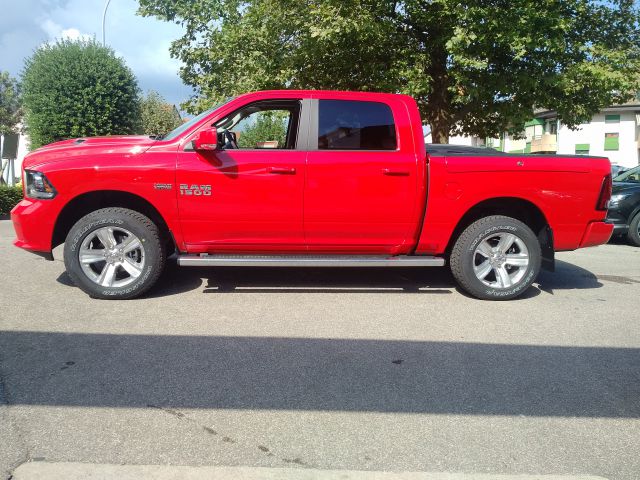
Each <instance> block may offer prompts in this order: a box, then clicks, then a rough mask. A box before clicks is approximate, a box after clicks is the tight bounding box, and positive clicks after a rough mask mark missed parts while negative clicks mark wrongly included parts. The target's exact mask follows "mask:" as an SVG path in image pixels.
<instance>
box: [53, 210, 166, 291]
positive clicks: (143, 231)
mask: <svg viewBox="0 0 640 480" xmlns="http://www.w3.org/2000/svg"><path fill="white" fill-rule="evenodd" d="M165 257H166V255H165V248H164V244H163V243H162V242H161V239H160V232H159V230H158V227H157V226H156V225H155V224H154V223H153V222H152V221H151V220H149V218H147V217H145V216H144V215H142V214H141V213H138V212H136V211H133V210H128V209H126V208H103V209H100V210H96V211H95V212H91V213H90V214H88V215H85V216H84V217H82V218H81V219H80V220H78V221H77V222H76V224H75V225H74V226H73V227H72V228H71V230H70V231H69V234H68V235H67V238H66V240H65V245H64V264H65V267H66V269H67V272H68V273H69V275H70V276H71V279H72V280H73V282H74V283H75V284H76V285H77V286H78V287H79V288H80V289H82V290H83V291H84V292H86V293H88V294H89V295H90V296H92V297H94V298H102V299H114V300H118V299H128V298H134V297H137V296H139V295H142V294H143V293H144V292H146V291H147V290H149V288H151V287H152V286H153V284H154V283H155V282H156V281H157V280H158V277H159V276H160V274H161V273H162V269H163V267H164V263H165Z"/></svg>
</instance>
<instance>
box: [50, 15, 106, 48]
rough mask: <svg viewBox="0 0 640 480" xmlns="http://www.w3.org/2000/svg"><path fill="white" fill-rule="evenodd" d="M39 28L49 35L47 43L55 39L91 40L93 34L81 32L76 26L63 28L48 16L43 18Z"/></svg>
mask: <svg viewBox="0 0 640 480" xmlns="http://www.w3.org/2000/svg"><path fill="white" fill-rule="evenodd" d="M40 28H42V30H44V31H45V32H46V34H47V35H48V36H49V42H48V43H54V42H55V41H56V40H91V39H92V38H93V35H90V34H88V33H81V32H80V30H78V29H77V28H73V27H71V28H63V27H62V26H61V25H59V24H57V23H56V22H54V21H53V20H51V19H50V18H47V19H45V20H44V21H43V22H42V23H41V24H40Z"/></svg>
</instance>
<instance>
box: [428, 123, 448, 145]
mask: <svg viewBox="0 0 640 480" xmlns="http://www.w3.org/2000/svg"><path fill="white" fill-rule="evenodd" d="M430 125H431V143H449V125H448V124H447V125H444V124H443V123H440V122H435V121H432V122H431V123H430Z"/></svg>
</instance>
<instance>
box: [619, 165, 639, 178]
mask: <svg viewBox="0 0 640 480" xmlns="http://www.w3.org/2000/svg"><path fill="white" fill-rule="evenodd" d="M613 180H614V181H615V182H640V165H638V166H637V167H635V168H632V169H631V170H627V171H626V172H623V173H621V174H620V175H618V176H617V177H613Z"/></svg>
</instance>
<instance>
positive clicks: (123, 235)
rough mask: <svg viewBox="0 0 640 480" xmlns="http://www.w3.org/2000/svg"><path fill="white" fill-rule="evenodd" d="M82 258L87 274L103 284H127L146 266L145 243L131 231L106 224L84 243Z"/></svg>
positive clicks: (83, 268) (115, 286) (80, 255)
mask: <svg viewBox="0 0 640 480" xmlns="http://www.w3.org/2000/svg"><path fill="white" fill-rule="evenodd" d="M78 259H79V260H80V265H81V266H82V271H83V272H84V274H85V275H86V276H87V277H88V278H89V279H90V280H91V281H92V282H94V283H97V284H98V285H101V286H103V287H112V288H119V287H126V286H127V285H129V284H131V283H133V282H134V281H135V280H136V278H138V277H139V276H140V274H141V273H142V271H143V269H144V264H145V255H144V246H143V245H142V242H141V241H140V239H139V238H138V237H136V236H135V235H134V234H133V233H131V232H130V231H129V230H125V229H124V228H119V227H102V228H99V229H97V230H94V231H93V232H91V233H90V234H89V235H87V237H86V238H85V239H84V241H83V242H82V245H81V246H80V250H79V252H78Z"/></svg>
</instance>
